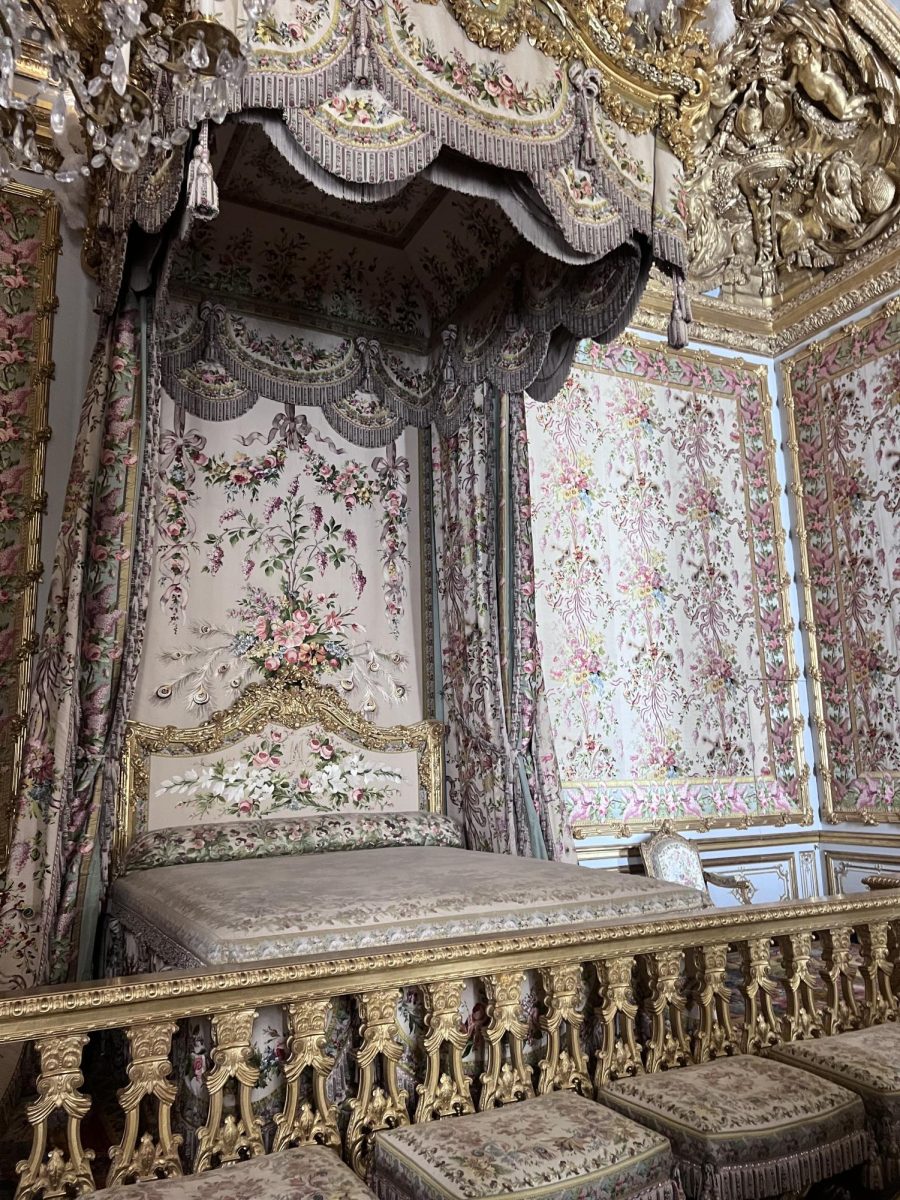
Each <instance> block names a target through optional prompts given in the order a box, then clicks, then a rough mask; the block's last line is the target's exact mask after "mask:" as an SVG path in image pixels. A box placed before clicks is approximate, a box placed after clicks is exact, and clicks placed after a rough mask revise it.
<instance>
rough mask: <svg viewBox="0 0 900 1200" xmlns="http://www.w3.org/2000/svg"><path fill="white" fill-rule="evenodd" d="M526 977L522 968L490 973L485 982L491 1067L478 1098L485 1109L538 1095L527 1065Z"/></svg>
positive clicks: (488, 1067)
mask: <svg viewBox="0 0 900 1200" xmlns="http://www.w3.org/2000/svg"><path fill="white" fill-rule="evenodd" d="M522 978H523V977H522V972H521V971H506V972H502V973H499V974H496V975H488V976H487V977H486V978H485V981H484V984H485V990H486V992H487V1006H486V1007H487V1014H488V1027H487V1030H486V1031H485V1035H484V1037H485V1042H486V1044H487V1068H486V1070H485V1072H484V1074H483V1075H482V1076H481V1095H480V1097H479V1099H478V1107H479V1109H480V1110H481V1111H482V1112H484V1111H486V1110H487V1109H489V1108H495V1107H497V1106H498V1105H501V1104H512V1103H514V1102H515V1101H518V1100H528V1099H530V1098H531V1097H533V1096H534V1083H533V1081H532V1078H531V1071H530V1070H529V1069H528V1067H527V1066H526V1065H525V1039H526V1037H527V1036H528V1026H527V1025H526V1024H525V1022H524V1021H523V1020H522ZM504 1046H505V1048H506V1054H505V1053H504ZM507 1055H508V1057H507Z"/></svg>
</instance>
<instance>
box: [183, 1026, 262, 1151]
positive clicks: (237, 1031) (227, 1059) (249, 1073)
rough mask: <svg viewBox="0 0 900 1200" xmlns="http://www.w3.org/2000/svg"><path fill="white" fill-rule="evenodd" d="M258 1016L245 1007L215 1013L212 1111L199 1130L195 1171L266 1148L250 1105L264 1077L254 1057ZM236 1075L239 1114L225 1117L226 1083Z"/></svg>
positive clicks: (209, 1082) (210, 1087) (209, 1085)
mask: <svg viewBox="0 0 900 1200" xmlns="http://www.w3.org/2000/svg"><path fill="white" fill-rule="evenodd" d="M256 1015H257V1014H256V1012H255V1010H254V1009H252V1008H245V1009H241V1010H239V1011H238V1012H227V1013H220V1014H219V1015H218V1016H215V1017H213V1020H212V1032H213V1048H212V1063H213V1069H212V1070H211V1071H210V1073H209V1076H208V1077H207V1081H206V1086H207V1089H208V1091H209V1115H208V1116H207V1118H206V1124H205V1125H204V1126H203V1128H202V1129H201V1130H200V1132H199V1134H198V1139H197V1153H196V1155H195V1157H194V1172H195V1173H199V1172H200V1171H208V1170H209V1168H210V1167H212V1166H216V1165H221V1164H224V1163H233V1162H238V1161H239V1160H240V1159H242V1158H255V1157H256V1155H258V1154H262V1153H264V1147H263V1141H262V1133H261V1130H260V1123H259V1119H258V1118H257V1117H255V1116H254V1115H253V1106H252V1104H251V1095H252V1092H253V1089H254V1087H255V1086H256V1084H257V1082H258V1080H259V1071H258V1070H257V1069H256V1067H254V1066H253V1064H252V1063H251V1062H250V1055H251V1050H250V1034H251V1032H252V1030H253V1022H254V1020H255V1019H256ZM232 1079H233V1080H234V1081H235V1082H236V1083H237V1088H238V1115H237V1116H233V1115H232V1114H231V1113H229V1114H228V1115H227V1116H225V1115H224V1112H225V1087H226V1085H227V1084H228V1083H229V1081H230V1080H232Z"/></svg>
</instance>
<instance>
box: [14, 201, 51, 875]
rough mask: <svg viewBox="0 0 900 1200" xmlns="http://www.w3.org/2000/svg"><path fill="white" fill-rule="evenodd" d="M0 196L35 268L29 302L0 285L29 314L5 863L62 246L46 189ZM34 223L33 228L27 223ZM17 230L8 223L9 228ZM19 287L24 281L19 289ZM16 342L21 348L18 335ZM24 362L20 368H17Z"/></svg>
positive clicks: (33, 591)
mask: <svg viewBox="0 0 900 1200" xmlns="http://www.w3.org/2000/svg"><path fill="white" fill-rule="evenodd" d="M0 198H2V203H3V205H4V207H6V208H8V209H10V210H12V211H14V212H15V211H17V212H18V214H19V217H20V219H21V221H22V222H24V223H27V225H28V229H29V237H28V241H31V240H33V239H36V240H37V242H38V248H37V254H36V257H35V258H34V260H33V262H32V261H30V260H31V258H32V253H31V251H30V250H29V254H28V255H26V256H24V258H25V262H24V264H19V269H20V271H22V272H24V270H25V269H27V270H28V271H29V272H32V271H33V277H32V282H31V287H30V289H29V290H30V291H31V293H32V302H31V305H30V307H29V308H27V309H22V308H19V307H18V305H17V304H16V302H15V301H14V300H13V299H12V297H13V295H14V293H13V292H12V291H11V289H10V286H9V285H8V284H3V285H0V314H2V315H3V316H4V317H6V318H12V317H15V316H22V315H25V314H27V315H28V316H29V317H31V318H33V325H32V327H31V333H30V336H29V337H28V338H27V339H26V340H27V342H28V352H27V355H26V359H25V361H24V362H21V363H20V366H19V371H18V374H19V375H22V374H25V373H26V372H27V381H26V382H25V383H24V384H23V383H18V384H17V383H16V378H15V377H16V374H17V372H16V371H15V365H16V364H15V363H13V364H12V365H11V366H9V367H6V368H0V391H3V392H4V394H5V395H6V396H7V402H8V400H9V397H10V396H11V395H14V394H16V393H20V392H21V390H22V388H23V387H24V388H25V389H27V392H28V395H27V398H26V399H25V402H24V421H23V426H24V429H25V431H26V432H25V433H24V435H23V437H21V438H18V439H17V438H11V439H10V440H8V441H6V442H4V443H3V446H2V448H0V467H6V466H8V465H11V462H9V461H7V455H8V454H9V449H8V448H14V447H15V446H16V444H18V446H19V447H20V451H21V454H22V462H21V463H19V464H17V466H18V467H21V466H23V465H24V466H25V468H26V469H25V471H24V472H23V473H22V475H21V482H20V484H19V493H18V494H19V496H20V497H21V503H20V508H21V511H20V514H19V515H18V517H17V518H16V523H17V524H18V525H19V527H20V531H21V533H20V546H19V551H20V553H19V555H18V562H17V564H16V567H15V568H14V569H13V570H12V571H10V573H9V574H8V575H7V576H6V578H5V579H4V580H3V585H4V588H5V589H6V590H7V591H8V592H9V593H10V596H9V600H8V602H7V603H6V605H5V606H4V607H6V609H7V612H8V613H9V622H10V626H9V628H10V639H9V640H10V643H11V645H12V646H13V647H14V648H13V649H12V652H11V653H10V654H9V655H7V656H4V657H5V658H6V661H5V662H4V664H3V670H2V671H0V716H2V717H3V718H4V719H3V721H2V725H0V864H2V865H3V866H4V867H5V865H6V861H7V858H8V854H9V845H10V834H11V829H12V820H13V809H14V803H15V796H16V792H17V790H18V786H19V781H20V776H21V771H22V758H23V751H24V745H25V726H26V720H27V715H28V695H29V688H30V683H31V672H32V663H33V658H34V654H35V651H36V649H37V629H36V626H37V593H38V584H39V582H40V579H41V574H42V567H41V524H42V518H43V513H44V507H45V503H46V494H45V492H44V469H45V465H46V451H47V442H48V440H49V438H50V429H49V426H48V407H49V399H50V381H51V379H52V378H53V358H52V351H53V317H54V313H55V312H56V308H57V303H58V301H57V297H56V266H57V260H58V257H59V251H60V246H61V242H60V236H59V206H58V204H57V202H56V199H55V197H54V195H53V193H52V192H50V191H47V190H42V189H39V188H32V187H28V186H26V185H25V184H20V183H8V184H6V185H5V186H4V187H3V189H2V191H0ZM32 227H33V228H32ZM6 232H7V233H11V232H12V233H13V236H14V235H15V232H16V227H15V226H13V230H12V231H11V230H10V229H9V227H7V228H6ZM18 290H25V289H18ZM2 328H4V329H6V330H7V331H8V332H7V333H5V334H4V335H0V336H3V337H6V338H9V339H10V341H11V343H12V338H13V336H14V334H13V322H12V321H11V320H10V321H9V323H8V324H6V325H5V326H3V327H2ZM16 349H17V350H18V351H20V352H22V345H21V343H20V342H19V343H17V344H16ZM23 368H24V370H23ZM4 416H5V417H6V418H7V419H8V420H9V421H10V422H14V421H15V419H16V413H14V412H12V411H11V410H10V409H9V408H8V407H7V409H6V411H5V413H4ZM0 620H2V617H0Z"/></svg>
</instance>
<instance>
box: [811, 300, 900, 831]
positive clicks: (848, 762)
mask: <svg viewBox="0 0 900 1200" xmlns="http://www.w3.org/2000/svg"><path fill="white" fill-rule="evenodd" d="M787 376H788V380H789V384H790V387H789V395H788V408H789V419H790V420H791V422H792V424H793V434H794V439H795V441H796V449H795V450H794V474H795V482H796V488H795V491H796V494H797V496H798V499H799V503H800V519H801V521H802V525H803V528H804V529H805V534H806V541H805V562H804V571H805V574H806V577H807V580H808V593H807V598H806V603H807V614H806V618H807V621H808V622H809V623H810V624H812V625H813V626H814V635H813V638H812V641H813V645H812V647H811V649H812V652H813V653H812V655H811V665H812V666H813V667H817V668H818V679H817V680H816V681H815V689H814V692H815V694H814V702H815V704H816V708H817V715H818V718H819V720H820V721H821V726H820V727H819V728H818V729H816V730H815V733H816V737H817V739H818V744H817V747H816V752H817V760H818V761H817V767H818V774H819V779H820V784H821V787H822V808H823V815H825V816H826V817H827V816H831V815H837V816H838V817H839V818H841V819H846V820H853V819H857V820H859V819H864V820H873V819H875V820H884V819H885V818H886V817H887V818H892V819H897V818H900V406H898V403H897V400H898V394H900V305H898V304H897V302H896V301H893V302H891V303H890V304H888V305H887V306H886V307H884V308H882V309H881V310H880V311H878V312H876V313H875V314H874V315H873V316H872V317H870V318H868V319H866V320H865V321H862V322H860V323H859V324H857V325H851V326H848V327H847V328H845V329H843V330H841V331H840V332H839V333H838V334H836V335H835V336H834V337H833V338H831V339H829V340H828V341H827V342H822V343H819V344H817V345H815V344H814V345H812V346H810V347H809V348H808V349H805V350H803V351H801V352H800V353H799V354H797V355H796V356H795V357H794V358H793V359H791V360H789V362H788V363H787Z"/></svg>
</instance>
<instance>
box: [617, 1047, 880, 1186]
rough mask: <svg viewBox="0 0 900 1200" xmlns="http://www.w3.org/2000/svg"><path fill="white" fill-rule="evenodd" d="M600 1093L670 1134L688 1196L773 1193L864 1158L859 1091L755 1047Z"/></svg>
mask: <svg viewBox="0 0 900 1200" xmlns="http://www.w3.org/2000/svg"><path fill="white" fill-rule="evenodd" d="M600 1099H601V1100H602V1101H603V1102H604V1103H607V1104H609V1105H610V1106H611V1107H613V1108H616V1109H618V1111H620V1112H622V1113H624V1114H625V1115H626V1116H629V1117H631V1118H632V1119H633V1120H635V1121H639V1122H640V1123H641V1124H642V1125H647V1126H648V1127H649V1128H651V1129H655V1130H657V1132H659V1133H661V1134H663V1135H664V1136H665V1137H667V1138H668V1139H669V1141H670V1142H671V1145H672V1150H673V1152H674V1154H675V1159H676V1163H677V1165H678V1168H679V1171H680V1173H681V1178H682V1182H683V1183H684V1189H685V1192H686V1193H687V1195H688V1197H699V1196H703V1197H706V1196H719V1195H720V1194H721V1195H722V1196H742V1197H744V1198H745V1200H754V1198H762V1197H768V1196H780V1195H781V1193H782V1192H788V1191H802V1190H803V1189H804V1188H807V1187H809V1186H810V1185H811V1184H812V1183H815V1182H817V1181H819V1180H822V1179H829V1178H831V1177H833V1176H834V1175H837V1174H840V1173H841V1172H842V1171H845V1170H849V1169H850V1168H851V1167H854V1166H858V1165H861V1164H863V1163H865V1162H867V1160H868V1157H869V1149H870V1140H869V1137H868V1134H867V1132H866V1114H865V1110H864V1108H863V1106H862V1102H861V1100H860V1099H859V1097H858V1096H857V1095H855V1094H854V1093H853V1092H851V1091H848V1090H847V1089H846V1088H843V1087H840V1086H839V1085H837V1084H835V1083H832V1082H830V1081H829V1080H827V1079H813V1078H812V1077H811V1076H810V1075H808V1074H807V1073H806V1072H805V1071H800V1070H797V1069H796V1068H794V1067H788V1066H785V1065H784V1064H782V1063H778V1062H773V1061H772V1060H771V1059H767V1058H760V1057H758V1056H756V1055H753V1054H739V1055H736V1056H735V1057H733V1058H718V1059H715V1060H714V1061H713V1062H708V1063H703V1064H702V1065H700V1066H693V1067H682V1068H679V1069H677V1070H672V1071H662V1072H659V1073H656V1074H653V1075H638V1076H636V1077H635V1078H632V1079H623V1080H619V1081H617V1082H615V1083H610V1084H608V1085H607V1086H606V1087H605V1088H604V1089H603V1090H602V1092H601V1093H600Z"/></svg>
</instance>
